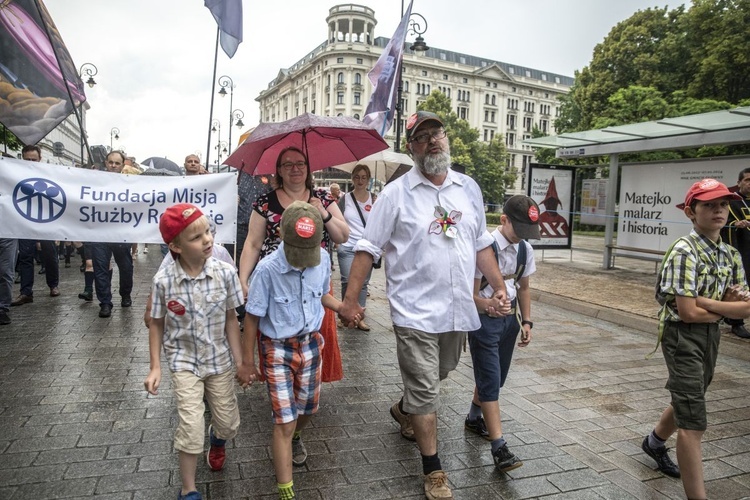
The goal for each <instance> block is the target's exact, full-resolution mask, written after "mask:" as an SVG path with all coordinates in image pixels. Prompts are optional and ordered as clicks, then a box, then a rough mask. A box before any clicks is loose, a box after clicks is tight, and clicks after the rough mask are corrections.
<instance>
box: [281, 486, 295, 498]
mask: <svg viewBox="0 0 750 500" xmlns="http://www.w3.org/2000/svg"><path fill="white" fill-rule="evenodd" d="M296 498H297V494H296V493H295V492H294V486H292V487H291V488H288V489H283V490H279V500H295V499H296Z"/></svg>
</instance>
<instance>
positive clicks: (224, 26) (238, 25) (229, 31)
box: [204, 0, 242, 59]
mask: <svg viewBox="0 0 750 500" xmlns="http://www.w3.org/2000/svg"><path fill="white" fill-rule="evenodd" d="M204 5H205V6H206V7H208V10H210V11H211V14H213V16H214V19H216V24H218V25H219V30H220V31H221V35H220V37H219V42H220V43H221V48H222V49H223V50H224V52H226V54H227V55H228V56H229V58H230V59H231V58H232V56H234V53H235V52H237V47H239V45H240V44H241V43H242V0H205V2H204Z"/></svg>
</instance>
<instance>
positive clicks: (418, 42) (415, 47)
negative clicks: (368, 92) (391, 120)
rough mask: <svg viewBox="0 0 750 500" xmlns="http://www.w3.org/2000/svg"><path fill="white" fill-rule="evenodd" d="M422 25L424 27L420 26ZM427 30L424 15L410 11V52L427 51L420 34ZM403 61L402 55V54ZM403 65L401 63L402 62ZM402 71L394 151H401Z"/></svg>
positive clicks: (397, 99) (397, 102)
mask: <svg viewBox="0 0 750 500" xmlns="http://www.w3.org/2000/svg"><path fill="white" fill-rule="evenodd" d="M401 15H402V16H403V15H404V6H403V3H402V4H401ZM415 16H416V17H418V18H419V19H421V20H422V21H421V22H420V21H419V19H413V18H414V17H415ZM422 25H424V28H423V27H422ZM425 31H427V20H426V19H425V18H424V16H423V15H422V14H420V13H418V12H412V13H411V17H410V18H409V27H408V28H407V30H406V34H407V35H408V34H409V33H414V34H415V35H417V38H416V39H415V40H414V43H413V44H412V45H411V46H410V47H409V50H411V51H412V52H417V53H418V54H422V53H424V52H427V50H428V49H429V47H428V46H427V44H426V43H425V41H424V38H422V35H423V34H424V32H425ZM402 61H403V56H402ZM402 65H403V63H402ZM401 69H402V71H399V72H398V94H397V96H396V143H395V144H394V145H393V150H394V151H395V152H396V153H400V152H401V112H402V107H403V106H402V104H401V92H403V90H404V86H403V82H402V78H403V66H402V68H401Z"/></svg>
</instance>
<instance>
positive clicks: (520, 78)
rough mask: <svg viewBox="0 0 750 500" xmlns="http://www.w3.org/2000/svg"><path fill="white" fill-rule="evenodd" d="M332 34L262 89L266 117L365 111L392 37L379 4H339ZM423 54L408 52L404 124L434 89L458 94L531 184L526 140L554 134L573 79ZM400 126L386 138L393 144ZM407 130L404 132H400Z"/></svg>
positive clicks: (520, 186)
mask: <svg viewBox="0 0 750 500" xmlns="http://www.w3.org/2000/svg"><path fill="white" fill-rule="evenodd" d="M326 23H327V26H328V36H327V39H326V41H324V42H323V43H321V44H320V45H318V46H317V47H315V48H314V49H312V50H311V51H310V52H309V53H308V54H307V55H305V56H304V57H303V58H302V59H301V60H299V61H297V62H296V63H294V64H293V65H292V66H290V67H289V68H282V69H280V70H279V73H278V75H277V76H276V78H274V79H273V80H272V81H271V82H270V83H269V85H268V88H267V89H266V90H264V91H263V92H261V93H260V95H259V96H258V97H257V98H256V101H258V103H259V104H260V121H266V122H277V121H283V120H287V119H289V118H292V117H294V116H297V115H300V114H302V113H306V112H309V113H315V114H318V115H323V116H336V115H345V116H353V117H355V118H361V117H362V116H364V114H365V109H366V108H367V103H368V102H369V99H370V93H371V92H372V85H371V84H370V82H369V80H368V79H367V73H368V71H370V69H371V68H372V67H373V66H374V64H375V62H376V61H377V59H378V57H380V54H381V52H382V51H383V48H384V47H385V46H386V45H387V43H388V38H384V37H377V38H376V37H375V26H376V25H377V20H376V19H375V11H374V10H372V9H370V8H369V7H366V6H363V5H357V4H343V5H336V6H335V7H332V8H331V9H330V11H329V15H328V18H327V19H326ZM427 42H428V45H430V49H429V50H427V51H426V52H425V53H423V54H421V55H418V54H416V53H413V52H411V51H409V50H408V47H409V46H410V45H411V44H410V43H408V42H407V44H406V46H407V50H405V51H404V58H403V68H402V84H403V93H402V103H403V113H402V119H401V123H400V124H399V126H400V127H401V131H402V132H403V127H404V123H405V121H406V119H407V118H408V116H409V115H410V114H412V113H413V112H415V111H416V110H417V105H418V104H419V102H421V101H422V100H424V99H425V98H426V97H427V96H428V95H429V94H430V92H432V91H433V90H439V91H441V92H443V93H444V94H445V95H446V96H448V97H449V98H450V99H451V102H452V105H453V110H454V111H455V112H456V114H457V115H458V116H459V117H460V118H463V119H465V120H467V121H468V122H469V123H470V124H471V126H472V127H473V128H476V129H478V130H479V138H480V140H484V141H490V140H492V139H493V138H494V137H496V136H498V135H499V136H500V137H503V138H504V140H505V145H506V147H507V149H508V153H509V158H508V162H509V165H508V167H509V168H511V167H512V168H516V169H517V171H518V173H519V175H518V180H517V183H516V186H515V189H513V190H511V193H509V194H516V193H521V192H522V191H524V190H525V188H526V186H525V184H526V177H525V175H524V173H525V172H526V171H527V169H526V167H527V165H528V164H529V163H530V162H531V161H532V159H533V152H532V151H531V149H530V148H529V147H527V146H522V145H521V141H522V140H524V139H526V138H530V137H531V131H532V128H533V127H538V128H539V129H540V130H541V131H542V132H544V133H545V134H554V133H555V128H554V122H555V118H556V117H557V116H558V114H559V102H558V101H557V97H558V96H559V95H561V94H566V93H567V92H568V91H569V89H570V86H571V85H572V84H573V78H571V77H569V76H563V75H558V74H554V73H550V72H546V71H542V70H538V69H531V68H527V67H523V66H518V65H514V64H508V63H504V62H500V61H493V60H491V59H486V58H481V57H476V56H471V55H468V54H461V53H458V52H452V51H450V50H445V49H439V48H434V47H432V41H431V40H427ZM395 127H396V123H394V126H393V127H392V128H391V130H390V131H389V133H388V135H387V136H386V140H387V141H388V142H390V143H393V141H394V140H395V136H396V133H395ZM401 137H403V133H401Z"/></svg>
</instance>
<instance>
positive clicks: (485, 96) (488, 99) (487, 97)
mask: <svg viewBox="0 0 750 500" xmlns="http://www.w3.org/2000/svg"><path fill="white" fill-rule="evenodd" d="M487 83H489V82H487ZM484 103H485V104H489V103H490V95H489V94H485V95H484Z"/></svg>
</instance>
